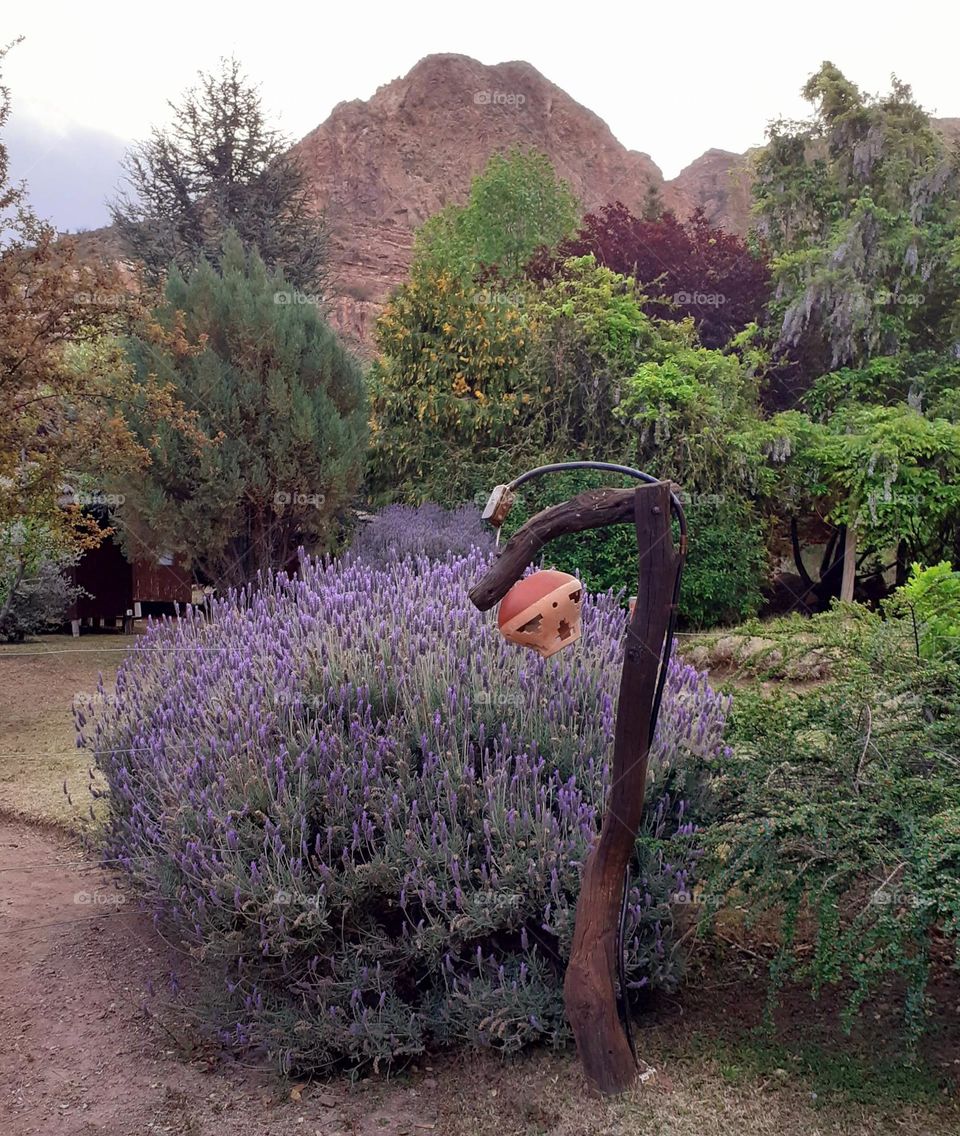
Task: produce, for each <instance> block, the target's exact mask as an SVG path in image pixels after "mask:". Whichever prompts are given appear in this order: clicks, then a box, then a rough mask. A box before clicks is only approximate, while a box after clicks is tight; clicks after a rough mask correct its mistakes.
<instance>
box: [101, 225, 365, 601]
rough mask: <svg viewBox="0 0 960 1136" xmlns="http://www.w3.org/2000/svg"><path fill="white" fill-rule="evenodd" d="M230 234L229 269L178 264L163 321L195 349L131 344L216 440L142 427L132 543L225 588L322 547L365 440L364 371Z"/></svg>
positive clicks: (130, 510) (144, 369) (331, 536)
mask: <svg viewBox="0 0 960 1136" xmlns="http://www.w3.org/2000/svg"><path fill="white" fill-rule="evenodd" d="M302 299H303V297H302V296H301V295H300V294H299V293H298V292H296V291H295V290H294V289H292V288H291V286H290V284H289V283H287V282H286V281H284V280H283V278H282V277H281V276H279V275H276V274H270V273H268V272H267V269H266V268H265V266H264V263H263V260H262V259H261V258H260V256H259V255H258V254H257V253H256V252H247V251H245V250H244V248H243V246H242V243H241V242H240V240H239V238H238V237H237V235H236V234H234V233H228V235H227V239H226V241H225V243H224V247H223V252H222V255H221V257H220V267H219V269H217V268H214V267H213V266H211V265H210V264H208V263H206V262H205V261H202V262H201V263H200V265H199V266H198V267H197V268H196V269H195V270H194V272H192V273H191V275H190V277H189V279H184V277H183V276H182V275H181V274H180V273H179V272H178V271H177V270H176V269H174V270H173V271H172V272H171V273H170V278H169V280H168V282H167V287H166V302H165V304H163V305H162V306H161V307H160V308H159V309H158V310H157V311H156V312H155V317H156V320H157V322H158V323H159V324H160V325H161V326H163V327H173V326H176V325H177V324H178V322H182V326H183V332H184V334H185V336H186V338H187V340H188V341H189V342H190V343H191V344H192V345H193V346H192V348H191V349H190V350H185V351H173V350H168V351H160V350H157V348H156V346H155V345H154V344H153V343H151V342H149V341H145V340H142V339H134V340H132V341H131V343H130V345H129V354H130V358H131V360H132V361H133V364H134V367H135V369H136V372H137V374H138V375H145V374H154V375H156V376H157V377H158V379H159V380H160V381H166V382H169V383H170V384H172V386H173V389H174V390H175V391H176V393H177V395H178V396H179V397H180V398H181V399H182V400H183V402H184V404H185V405H186V406H188V407H189V408H190V409H192V410H194V411H195V412H196V414H197V419H198V423H199V425H200V426H201V428H202V430H203V432H204V434H205V435H206V436H207V437H208V438H212V439H214V441H213V443H212V444H210V445H208V446H205V447H204V448H203V449H202V450H201V451H199V452H198V451H197V450H196V449H195V448H194V449H193V450H191V449H190V448H189V447H188V446H187V445H185V444H184V442H183V441H182V439H181V438H180V437H178V436H177V434H176V433H175V432H173V431H172V430H169V429H165V428H163V427H161V428H160V429H159V430H154V431H152V432H149V431H146V430H144V429H143V424H141V423H139V422H138V421H136V419H134V420H133V422H132V426H133V428H134V430H135V431H136V432H137V434H138V436H139V437H140V438H141V441H142V444H143V445H144V446H145V447H146V448H147V449H148V450H149V452H150V457H151V464H150V466H149V467H148V469H147V470H146V473H145V474H144V475H143V476H141V477H139V478H138V479H137V481H136V483H133V484H130V485H125V486H124V487H123V494H124V496H125V497H126V504H125V506H124V510H123V515H122V519H123V522H124V526H125V532H124V539H125V540H126V541H127V542H128V543H129V544H131V545H133V546H134V547H138V546H139V545H140V544H141V542H142V543H146V544H147V545H149V546H150V547H153V548H154V549H169V550H171V551H175V552H178V553H180V554H181V555H182V556H184V557H185V559H186V560H187V561H188V562H189V563H190V564H191V565H192V567H193V569H194V571H195V573H196V574H197V577H198V578H199V579H201V580H203V581H205V582H209V583H211V584H213V585H215V586H218V587H220V588H224V587H227V586H235V585H240V584H243V583H245V582H247V581H250V580H253V579H255V578H256V575H257V573H258V572H259V571H262V570H267V569H270V568H284V567H288V566H289V565H290V564H291V563H292V562H293V560H294V558H295V556H296V550H297V548H298V546H300V545H304V546H306V547H308V548H314V549H318V550H323V549H327V548H330V547H331V546H332V544H333V543H334V540H335V524H336V518H337V516H338V514H339V513H340V511H341V510H342V508H343V506H344V505H345V504H347V503H348V502H349V501H350V499H351V497H352V495H353V493H354V491H355V490H356V488H357V486H358V484H359V481H360V478H361V476H362V472H363V467H364V457H365V446H366V435H367V413H366V400H365V392H364V384H363V375H362V371H361V368H360V365H359V364H358V363H357V361H356V360H355V359H354V358H353V357H352V356H351V355H350V354H349V353H348V352H347V351H346V350H345V348H344V347H343V346H342V345H341V344H340V343H339V341H338V340H337V338H336V337H335V335H334V334H333V332H332V331H331V330H330V328H329V327H328V326H327V324H326V322H325V321H324V320H323V318H322V317H321V316H320V315H319V314H318V312H317V310H316V309H315V307H314V306H313V305H312V304H310V303H305V302H301V301H302Z"/></svg>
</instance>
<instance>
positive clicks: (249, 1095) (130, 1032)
mask: <svg viewBox="0 0 960 1136" xmlns="http://www.w3.org/2000/svg"><path fill="white" fill-rule="evenodd" d="M119 898H120V897H119V896H118V893H117V892H116V890H115V888H114V887H113V886H112V884H111V883H110V881H109V880H107V879H106V878H105V877H104V876H103V874H102V873H101V872H100V871H99V870H98V869H96V868H95V867H92V866H90V865H89V864H88V863H87V862H85V860H84V859H83V857H82V855H81V854H80V853H79V851H77V850H76V849H72V848H71V847H70V846H69V845H67V844H65V843H64V842H62V841H60V840H58V839H57V838H56V837H54V836H51V835H47V834H45V833H42V832H40V831H37V830H34V829H31V828H28V827H26V826H23V825H20V824H12V823H3V822H0V1068H2V1070H3V1077H2V1086H0V1132H2V1133H3V1136H28V1134H30V1136H33V1134H40V1136H54V1134H58V1136H59V1134H64V1136H93V1134H94V1133H96V1134H97V1136H134V1134H137V1136H145V1134H151V1133H170V1134H173V1136H206V1134H207V1133H210V1134H213V1133H217V1134H218V1136H233V1134H234V1133H236V1134H238V1136H239V1134H240V1133H244V1134H245V1136H251V1134H253V1133H256V1134H259V1133H271V1134H276V1136H286V1134H287V1133H300V1134H303V1133H310V1134H313V1133H316V1132H320V1133H323V1134H324V1136H326V1134H328V1133H335V1132H342V1131H347V1130H348V1129H347V1128H346V1123H347V1121H346V1118H345V1116H344V1113H343V1110H342V1106H343V1104H344V1103H345V1102H344V1100H342V1099H341V1098H340V1097H338V1095H337V1093H336V1092H335V1091H330V1092H325V1093H323V1094H321V1095H320V1096H319V1097H315V1098H314V1099H313V1100H311V1101H308V1102H306V1107H304V1106H302V1105H298V1103H297V1102H295V1101H292V1100H290V1099H289V1095H287V1097H286V1099H285V1100H284V1099H282V1097H281V1096H280V1094H281V1092H284V1093H288V1090H287V1089H286V1088H284V1087H282V1086H279V1085H278V1083H277V1082H276V1080H275V1079H274V1078H271V1077H270V1076H269V1075H268V1074H266V1073H265V1072H264V1073H260V1074H256V1073H254V1074H251V1072H250V1071H249V1070H243V1071H242V1072H243V1076H242V1077H241V1071H240V1070H239V1069H238V1070H235V1071H233V1072H231V1071H230V1070H229V1068H227V1069H224V1068H223V1067H221V1066H220V1065H217V1064H213V1063H211V1062H210V1061H208V1060H206V1059H204V1058H203V1056H197V1057H195V1058H194V1059H193V1060H190V1059H189V1057H186V1058H185V1056H184V1055H183V1052H182V1050H178V1048H177V1045H176V1040H175V1039H174V1038H172V1037H171V1036H170V1035H168V1034H167V1033H166V1032H165V1030H164V1028H163V1027H162V1026H160V1025H159V1024H157V1023H156V1022H155V1021H153V1020H152V1019H151V1017H150V1016H149V1015H147V1014H145V1012H144V1010H143V1008H142V1005H143V1000H144V995H145V989H144V983H145V980H146V977H147V976H149V975H151V974H156V973H157V972H158V970H160V972H161V973H162V972H163V971H162V968H163V966H164V961H165V960H163V959H162V958H161V957H160V955H161V954H162V951H163V949H164V948H163V945H162V944H161V943H159V942H158V941H157V940H156V939H155V938H154V936H153V935H152V932H151V930H150V927H149V924H148V923H146V922H145V920H144V917H143V916H142V915H140V914H138V913H137V912H135V911H133V910H131V909H128V908H127V907H126V906H125V905H122V904H118V902H117V900H118V899H119ZM349 1111H350V1112H351V1113H353V1112H355V1111H356V1110H355V1108H354V1107H351V1108H350V1110H349ZM395 1111H396V1110H395V1108H394V1112H395ZM254 1118H256V1119H254ZM386 1119H387V1120H388V1123H387V1124H384V1125H378V1130H380V1131H385V1130H389V1128H390V1123H389V1117H386ZM394 1127H395V1126H394Z"/></svg>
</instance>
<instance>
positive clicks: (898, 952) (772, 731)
mask: <svg viewBox="0 0 960 1136" xmlns="http://www.w3.org/2000/svg"><path fill="white" fill-rule="evenodd" d="M781 622H787V621H781ZM789 622H790V623H791V624H794V625H797V624H799V623H800V622H801V621H800V620H799V619H797V618H795V619H793V620H791V621H789ZM816 629H817V632H818V638H819V639H820V642H821V646H822V648H823V649H824V650H825V651H827V652H828V653H830V654H831V655H832V656H833V657H834V658H835V660H836V663H835V666H834V673H835V675H836V677H835V679H834V680H833V681H831V682H829V683H825V684H823V685H821V686H818V687H816V688H814V689H813V690H810V691H808V692H806V693H804V694H802V695H801V696H798V695H797V694H796V693H794V692H792V691H790V690H785V689H780V690H778V691H777V692H776V693H774V694H773V695H770V694H769V693H768V692H752V691H749V690H738V693H737V698H736V701H735V704H734V710H733V714H732V716H731V720H730V727H729V730H728V741H729V742H730V745H731V750H730V752H729V753H728V754H727V755H725V756H724V757H723V758H722V759H720V760H719V761H717V762H716V764H715V767H714V774H715V776H714V778H713V781H712V788H713V794H714V796H713V802H714V805H715V815H714V820H713V823H712V824H711V825H710V826H709V828H708V831H707V844H708V847H709V853H710V863H711V867H710V869H709V871H708V872H707V873H706V878H707V886H706V889H705V893H704V895H703V896H702V898H703V900H704V902H705V904H706V907H707V910H709V911H716V910H717V909H718V908H722V907H723V906H725V905H727V904H729V905H732V906H735V907H737V908H740V909H742V910H744V911H745V912H746V914H747V917H748V921H752V920H754V919H756V918H758V917H760V916H761V915H763V914H764V913H768V912H773V913H776V914H777V915H778V916H779V918H780V919H781V946H780V949H779V953H778V955H777V957H776V958H775V960H774V962H773V966H772V974H771V977H772V985H771V1000H772V1001H774V1000H775V999H776V995H777V991H778V990H779V988H780V987H781V985H782V984H783V983H784V982H785V981H787V980H788V979H790V980H798V981H801V982H806V983H808V984H809V985H810V986H811V988H812V990H813V992H814V994H816V993H817V992H818V991H820V990H821V989H823V988H824V987H826V986H828V985H837V986H839V987H840V988H841V990H843V991H844V992H845V994H846V1008H845V1011H844V1022H845V1024H846V1025H847V1026H850V1025H851V1024H852V1021H853V1018H854V1016H855V1015H856V1014H857V1012H858V1011H859V1010H860V1009H861V1007H862V1006H863V1005H864V1003H865V1002H866V1001H867V999H868V998H869V997H870V996H871V995H876V994H877V993H879V992H880V991H881V989H883V988H884V987H885V986H886V985H887V984H889V983H890V982H891V981H893V982H895V983H899V984H901V986H902V993H903V1007H904V1018H905V1027H906V1035H907V1038H908V1040H909V1041H910V1042H911V1043H913V1042H915V1041H916V1040H917V1038H918V1037H919V1035H920V1033H921V1032H922V1031H923V1029H924V1027H925V1021H926V1012H927V1010H928V1009H929V1004H930V1002H929V1000H930V994H929V985H928V984H929V977H930V972H931V966H932V964H933V962H934V958H935V955H936V953H937V949H938V946H937V945H938V943H939V942H941V941H943V940H946V941H947V942H948V943H951V944H952V949H953V950H954V951H955V952H956V958H957V960H958V961H960V888H958V887H957V880H958V878H960V778H958V776H957V773H958V761H960V759H958V755H960V714H958V713H957V709H958V705H960V666H958V665H957V664H956V663H955V662H954V663H951V662H947V661H938V662H933V661H928V660H927V659H924V658H919V657H917V655H916V652H915V650H914V639H913V631H912V627H911V625H910V622H909V621H908V620H904V619H898V618H890V619H887V620H883V619H882V618H881V617H880V615H878V614H875V613H870V612H868V611H867V610H866V609H864V608H860V607H859V606H857V605H843V606H840V607H838V608H837V610H836V612H835V613H832V614H831V615H830V616H821V617H818V619H817V621H816ZM811 943H812V949H811V950H807V949H805V948H806V947H807V945H809V944H811Z"/></svg>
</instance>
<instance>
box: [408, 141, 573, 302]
mask: <svg viewBox="0 0 960 1136" xmlns="http://www.w3.org/2000/svg"><path fill="white" fill-rule="evenodd" d="M579 217H580V210H579V206H578V204H577V199H576V197H575V196H574V194H573V191H572V190H571V189H570V186H569V185H568V184H567V183H566V182H565V181H563V180H562V179H561V178H559V177H557V174H556V172H555V171H554V168H553V166H552V165H551V163H550V159H549V158H548V157H547V156H546V155H545V154H542V153H540V152H539V151H538V150H523V149H519V148H517V149H514V150H511V151H510V152H509V153H507V154H495V155H494V156H493V157H492V158H491V159H490V160H489V162H488V163H487V165H486V167H485V168H484V170H483V172H482V173H481V174H479V175H478V176H477V177H476V178H474V180H473V184H472V185H471V187H470V196H469V198H468V200H467V203H466V205H449V206H447V208H446V209H444V210H442V211H441V212H439V213H437V214H435V215H434V216H433V217H431V218H430V219H429V220H428V221H427V222H426V223H425V224H424V225H423V226H422V227H421V228H420V230H419V231H418V233H417V237H416V243H415V245H414V264H413V273H414V275H416V274H417V272H418V271H419V270H421V269H426V268H431V269H434V270H439V271H444V270H445V271H447V272H450V273H452V274H453V275H454V276H457V277H459V278H461V279H468V278H469V279H473V278H474V277H476V275H477V274H478V273H479V272H481V271H482V270H487V271H488V272H492V273H494V274H495V275H497V276H498V277H499V278H500V279H501V280H506V281H511V280H515V279H516V278H517V277H519V276H520V275H521V274H522V270H523V266H524V265H525V264H526V262H527V260H529V258H530V256H531V254H532V253H533V252H534V251H535V250H536V249H538V248H540V247H541V246H542V245H547V246H549V247H551V248H552V247H553V246H554V245H555V244H557V242H558V241H560V240H562V239H563V238H564V237H567V236H570V234H571V233H572V232H573V231H574V229H575V228H576V225H577V221H578V220H579Z"/></svg>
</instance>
